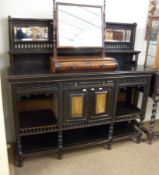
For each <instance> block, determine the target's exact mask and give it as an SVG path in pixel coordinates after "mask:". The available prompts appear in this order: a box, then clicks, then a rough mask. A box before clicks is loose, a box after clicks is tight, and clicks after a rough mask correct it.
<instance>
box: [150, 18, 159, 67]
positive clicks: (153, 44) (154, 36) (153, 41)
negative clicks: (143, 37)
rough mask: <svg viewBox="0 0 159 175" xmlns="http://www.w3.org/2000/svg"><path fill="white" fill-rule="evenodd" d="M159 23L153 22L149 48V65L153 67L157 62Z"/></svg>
mask: <svg viewBox="0 0 159 175" xmlns="http://www.w3.org/2000/svg"><path fill="white" fill-rule="evenodd" d="M158 34H159V21H153V22H152V26H151V31H150V34H149V47H148V53H147V65H149V66H152V65H153V64H154V61H155V56H156V48H157V43H158V37H159V36H158Z"/></svg>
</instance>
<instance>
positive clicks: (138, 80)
mask: <svg viewBox="0 0 159 175" xmlns="http://www.w3.org/2000/svg"><path fill="white" fill-rule="evenodd" d="M147 82H148V78H147V77H125V78H122V79H119V80H118V83H119V85H120V86H122V85H136V84H147Z"/></svg>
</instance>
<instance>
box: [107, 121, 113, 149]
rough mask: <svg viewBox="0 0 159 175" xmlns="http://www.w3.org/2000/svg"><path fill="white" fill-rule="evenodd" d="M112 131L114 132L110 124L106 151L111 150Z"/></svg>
mask: <svg viewBox="0 0 159 175" xmlns="http://www.w3.org/2000/svg"><path fill="white" fill-rule="evenodd" d="M113 131H114V124H113V123H112V124H110V128H109V136H108V142H107V149H108V150H111V149H112V140H113Z"/></svg>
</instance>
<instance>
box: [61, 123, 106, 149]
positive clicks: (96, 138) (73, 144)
mask: <svg viewBox="0 0 159 175" xmlns="http://www.w3.org/2000/svg"><path fill="white" fill-rule="evenodd" d="M108 133H109V124H108V125H102V126H94V127H90V128H82V129H74V130H68V131H65V132H64V135H63V141H64V142H63V144H64V150H67V149H73V148H77V147H79V148H80V147H83V146H89V145H97V144H101V143H106V142H107V140H108Z"/></svg>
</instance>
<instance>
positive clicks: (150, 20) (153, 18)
mask: <svg viewBox="0 0 159 175" xmlns="http://www.w3.org/2000/svg"><path fill="white" fill-rule="evenodd" d="M153 21H158V22H159V17H158V16H149V24H148V26H149V28H148V31H147V46H146V54H145V62H144V67H150V68H152V66H153V65H147V63H148V51H149V42H150V34H151V30H152V23H153ZM156 47H157V46H156ZM155 51H156V50H155Z"/></svg>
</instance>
